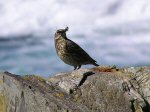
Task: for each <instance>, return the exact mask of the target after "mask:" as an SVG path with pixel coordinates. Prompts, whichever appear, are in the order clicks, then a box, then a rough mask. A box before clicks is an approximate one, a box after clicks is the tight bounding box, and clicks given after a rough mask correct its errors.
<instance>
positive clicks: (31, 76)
mask: <svg viewBox="0 0 150 112" xmlns="http://www.w3.org/2000/svg"><path fill="white" fill-rule="evenodd" d="M23 79H25V80H38V81H40V82H43V83H46V80H45V79H44V78H42V77H40V76H37V75H25V76H23Z"/></svg>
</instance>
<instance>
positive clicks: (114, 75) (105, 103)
mask: <svg viewBox="0 0 150 112" xmlns="http://www.w3.org/2000/svg"><path fill="white" fill-rule="evenodd" d="M0 103H1V105H0V112H5V110H7V112H150V67H130V68H122V69H116V67H107V66H101V67H97V68H92V69H80V70H76V71H72V72H68V73H60V74H56V75H55V76H52V77H49V78H48V79H43V78H41V77H38V76H33V75H31V76H17V75H14V74H10V73H8V72H5V73H0Z"/></svg>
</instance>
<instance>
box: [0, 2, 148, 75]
mask: <svg viewBox="0 0 150 112" xmlns="http://www.w3.org/2000/svg"><path fill="white" fill-rule="evenodd" d="M0 15H1V18H0V71H9V72H12V73H15V74H20V75H25V74H37V75H42V76H44V77H47V76H49V75H54V74H56V73H59V72H65V71H71V70H73V67H71V66H69V65H66V64H64V63H63V62H62V61H61V60H60V59H59V58H58V56H57V54H56V52H55V48H54V33H55V31H56V30H57V29H59V28H64V27H66V26H69V28H70V29H69V31H68V32H67V36H68V38H70V39H72V40H73V41H75V42H76V43H78V44H79V45H80V46H81V47H82V48H83V49H85V51H87V52H88V53H89V54H90V56H91V57H93V58H94V59H95V60H97V62H98V64H100V65H117V66H119V67H124V66H144V65H148V66H150V1H149V0H105V1H103V0H93V1H89V0H82V1H76V0H12V1H10V0H2V1H0ZM87 67H93V66H92V65H91V66H83V67H82V68H87Z"/></svg>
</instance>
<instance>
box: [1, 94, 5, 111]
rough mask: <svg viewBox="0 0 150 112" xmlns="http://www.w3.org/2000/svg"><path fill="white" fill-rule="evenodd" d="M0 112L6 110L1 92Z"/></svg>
mask: <svg viewBox="0 0 150 112" xmlns="http://www.w3.org/2000/svg"><path fill="white" fill-rule="evenodd" d="M0 112H6V101H5V96H4V95H3V94H0Z"/></svg>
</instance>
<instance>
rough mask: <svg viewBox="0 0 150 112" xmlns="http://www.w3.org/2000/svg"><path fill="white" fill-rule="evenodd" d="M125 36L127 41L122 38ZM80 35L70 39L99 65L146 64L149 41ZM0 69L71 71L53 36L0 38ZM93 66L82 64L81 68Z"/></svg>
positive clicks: (46, 72) (49, 72) (149, 62)
mask: <svg viewBox="0 0 150 112" xmlns="http://www.w3.org/2000/svg"><path fill="white" fill-rule="evenodd" d="M69 36H70V35H69ZM126 39H127V40H126ZM126 39H125V40H126V41H124V37H113V38H111V37H101V38H100V37H99V36H98V37H96V36H95V37H93V39H91V38H88V37H84V36H83V35H81V36H78V38H72V40H74V41H75V42H77V43H78V44H79V45H80V46H81V47H83V48H84V49H85V50H86V51H87V52H88V53H89V54H90V55H91V56H92V57H93V58H94V59H95V60H97V62H98V63H99V64H100V65H117V66H119V67H122V66H142V65H150V60H149V56H150V52H149V48H150V44H149V43H147V44H146V42H144V43H142V42H141V41H140V42H139V43H138V42H135V43H134V41H133V40H132V42H131V43H130V42H128V39H129V37H126ZM0 62H1V64H0V70H1V71H9V72H12V73H15V74H20V75H26V74H37V75H41V76H44V77H47V76H49V75H54V74H56V73H59V72H64V71H70V70H73V67H71V66H69V65H66V64H64V63H63V62H62V61H61V60H60V59H59V58H58V56H57V54H56V52H55V48H54V40H53V36H50V37H44V38H43V37H37V36H32V35H27V36H24V37H19V38H18V37H15V38H13V39H12V38H10V39H9V38H7V39H0ZM87 67H93V66H92V65H91V66H83V68H87Z"/></svg>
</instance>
